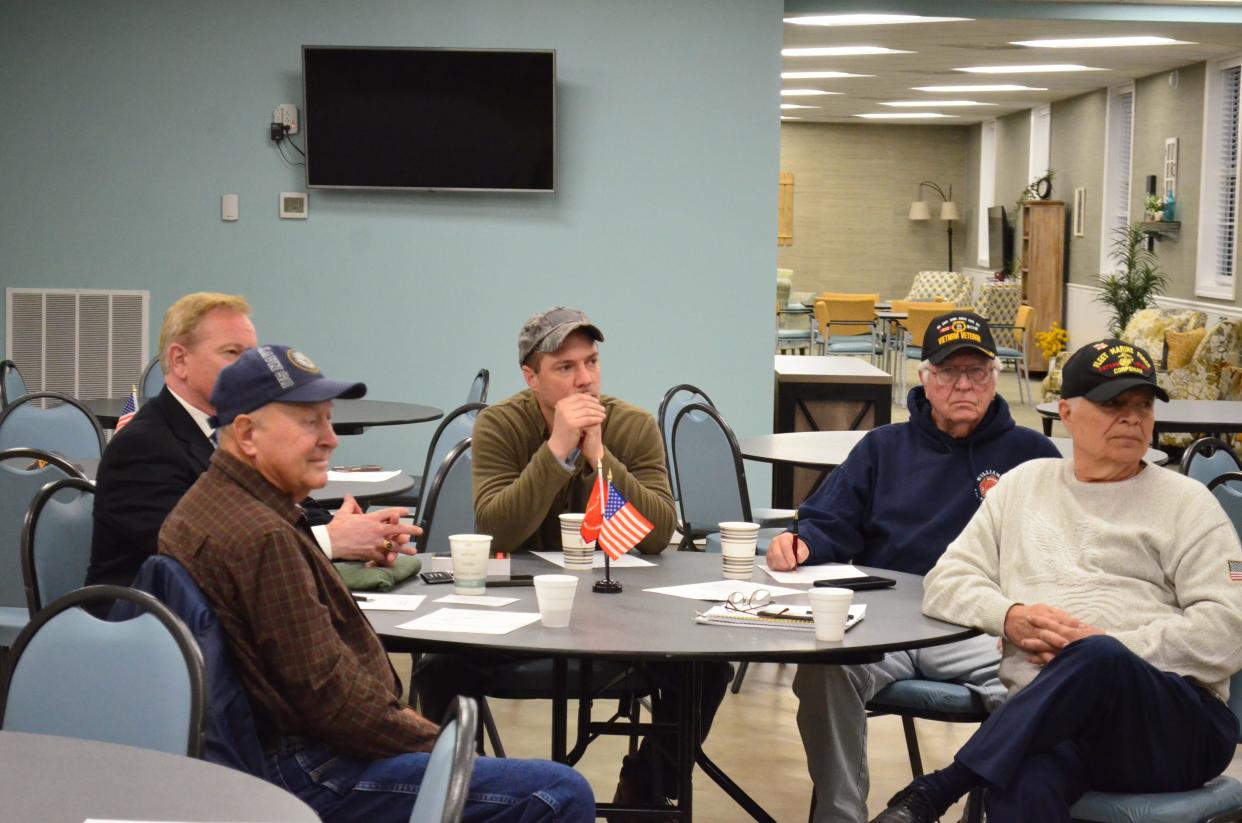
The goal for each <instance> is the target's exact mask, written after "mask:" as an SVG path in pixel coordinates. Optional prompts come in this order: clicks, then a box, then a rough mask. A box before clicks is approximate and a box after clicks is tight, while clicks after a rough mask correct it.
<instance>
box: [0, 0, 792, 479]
mask: <svg viewBox="0 0 1242 823" xmlns="http://www.w3.org/2000/svg"><path fill="white" fill-rule="evenodd" d="M781 8H782V4H781V3H780V2H779V0H677V2H667V1H666V0H626V2H621V3H618V2H613V1H612V0H575V2H573V3H565V2H555V0H521V2H508V1H506V0H442V1H438V0H404V1H401V0H367V1H366V2H360V3H338V2H326V1H325V0H316V1H315V2H311V1H310V0H306V1H305V2H297V3H293V2H253V1H252V0H223V1H222V2H213V3H195V2H187V0H170V2H161V3H158V4H157V3H147V2H136V1H133V2H131V1H128V0H112V1H111V2H69V1H68V0H50V1H49V2H38V3H35V2H10V3H3V4H0V55H3V56H2V57H0V111H3V112H4V122H5V125H4V127H3V128H0V168H2V169H3V176H2V179H3V185H4V195H3V197H2V198H0V279H2V282H0V285H3V286H30V287H61V288H123V289H135V288H138V289H150V290H151V334H152V341H154V339H155V335H156V333H157V330H158V324H159V319H160V316H161V315H162V313H163V311H164V309H165V308H166V307H167V306H168V305H169V303H171V302H172V301H173V300H175V299H176V298H177V297H178V296H180V295H181V294H183V293H185V292H188V291H193V290H200V289H210V290H219V291H228V292H241V293H244V294H245V295H246V296H247V297H249V298H250V300H251V301H252V303H253V304H254V307H255V312H254V319H255V322H256V325H257V326H258V329H259V336H260V339H261V340H264V341H270V342H288V343H292V344H296V345H298V346H300V347H302V348H304V349H305V350H306V351H307V352H308V353H309V354H311V356H312V357H314V358H315V359H316V360H317V361H318V362H319V363H320V365H321V366H323V367H324V370H325V371H326V372H327V373H328V374H329V375H332V376H340V377H350V378H357V379H363V380H365V381H366V382H367V383H368V384H369V386H370V387H371V395H372V396H373V397H376V398H381V399H394V400H399V399H405V400H411V401H419V402H426V403H431V404H434V405H437V406H440V407H443V408H451V407H453V406H455V405H457V404H459V403H461V402H463V401H464V399H465V393H466V389H467V386H468V385H469V382H470V378H471V376H472V375H473V374H474V372H475V371H476V370H477V369H478V368H480V367H487V368H489V369H491V371H492V374H493V388H492V397H493V398H494V399H499V398H502V397H504V396H506V395H507V394H509V393H510V392H512V391H515V390H517V389H518V388H520V387H521V382H520V375H519V372H518V368H517V364H516V362H515V359H516V355H515V345H516V335H517V330H518V329H519V327H520V326H521V324H522V322H523V320H524V319H525V318H526V317H527V316H528V315H530V314H531V313H533V312H535V311H538V310H540V309H543V308H545V307H547V306H549V305H552V304H554V303H567V304H570V305H576V306H580V307H583V308H585V309H586V310H587V311H588V312H590V313H591V315H592V316H593V318H594V319H595V320H596V322H597V323H598V324H599V325H600V327H601V328H602V329H603V330H604V331H605V334H606V335H607V337H608V340H607V342H606V343H605V344H604V346H603V361H602V362H603V369H604V372H603V375H604V389H605V391H607V392H609V393H613V394H617V395H620V396H622V397H625V398H627V399H630V400H631V401H633V402H635V403H638V404H639V405H642V406H644V407H646V408H648V409H651V410H652V411H654V410H655V408H656V406H657V404H658V402H659V399H660V397H661V396H662V394H663V392H664V390H665V389H666V388H667V387H668V386H670V385H673V384H675V383H680V382H692V383H696V384H699V385H701V386H703V387H704V388H705V389H706V390H707V391H708V392H709V393H710V394H711V396H712V397H713V398H714V399H716V400H717V402H718V403H719V404H720V406H721V408H722V409H723V411H724V413H725V414H726V416H727V417H728V419H729V420H730V422H732V423H733V425H734V427H735V429H736V430H737V431H738V433H739V435H747V434H753V433H757V432H765V431H770V424H771V386H772V361H771V356H772V317H771V303H772V277H773V269H774V268H775V264H776V244H775V235H776V225H775V224H776V209H775V200H776V180H777V171H778V156H779V125H778V120H777V113H778V110H777V103H778V100H779V98H778V94H777V91H778V88H779V69H780V56H779V53H780V46H781ZM303 43H312V44H343V45H379V46H461V47H488V48H552V49H556V50H557V61H558V75H559V77H558V81H559V82H558V94H559V100H558V106H559V112H558V145H557V151H558V158H557V186H558V189H559V190H558V191H557V193H555V194H553V195H495V194H464V193H415V192H398V193H375V192H348V191H312V192H311V195H310V219H309V220H307V221H304V222H303V221H281V220H279V219H278V218H277V205H276V204H277V196H278V193H279V192H281V191H302V190H305V185H304V182H303V181H304V177H303V175H302V169H301V168H297V169H293V168H290V167H289V166H287V165H285V164H284V163H283V162H282V161H281V159H280V157H279V156H278V155H277V154H276V152H275V150H274V148H273V147H272V144H271V143H270V142H269V141H268V139H267V136H266V132H267V123H268V121H269V120H270V117H271V110H272V108H273V106H275V105H276V104H278V103H282V102H296V103H298V105H299V107H300V106H301V98H302V94H301V50H300V47H301V46H302V44H303ZM299 142H300V141H299ZM225 192H236V193H238V194H239V195H240V197H241V220H240V221H239V222H237V223H223V222H221V220H220V195H221V194H222V193H225ZM0 323H2V320H0ZM2 331H3V329H2V328H0V332H2ZM152 349H153V350H154V345H153V346H152ZM430 432H431V427H430V426H414V427H402V428H401V429H394V430H387V431H385V430H375V431H372V432H370V433H368V434H367V435H365V436H364V437H358V438H347V439H346V441H345V443H343V445H342V449H341V451H340V452H339V456H340V458H341V459H342V460H349V461H353V460H358V461H363V460H366V461H375V462H381V463H385V464H387V465H404V466H407V467H411V466H418V467H421V455H422V454H423V450H424V449H425V443H426V438H427V437H428V436H429V434H430ZM763 483H764V481H763V480H760V482H759V484H757V487H756V488H755V489H754V497H755V499H756V502H757V503H760V502H763V501H766V497H767V490H766V487H765V486H763V485H762V484H763Z"/></svg>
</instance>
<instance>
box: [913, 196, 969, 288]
mask: <svg viewBox="0 0 1242 823" xmlns="http://www.w3.org/2000/svg"><path fill="white" fill-rule="evenodd" d="M924 186H927V187H928V188H929V189H931V190H932V191H934V192H936V194H938V195H940V199H941V200H942V201H943V202H942V203H941V204H940V219H941V220H943V221H944V222H945V224H946V225H947V226H948V228H949V268H948V271H953V221H954V220H957V219H958V215H957V204H956V203H954V202H953V186H949V193H948V194H945V193H944V189H942V188H940V186H938V185H936V184H935V183H933V182H931V181H930V180H924V181H923V182H922V183H919V189H918V192H917V194H916V196H917V197H918V199H917V200H915V201H914V202H913V203H911V204H910V219H911V220H931V209H930V208H929V207H928V205H927V201H926V200H924V199H923V187H924Z"/></svg>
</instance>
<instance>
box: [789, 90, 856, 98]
mask: <svg viewBox="0 0 1242 823" xmlns="http://www.w3.org/2000/svg"><path fill="white" fill-rule="evenodd" d="M821 94H841V92H839V91H824V90H823V89H781V97H816V96H818V95H821Z"/></svg>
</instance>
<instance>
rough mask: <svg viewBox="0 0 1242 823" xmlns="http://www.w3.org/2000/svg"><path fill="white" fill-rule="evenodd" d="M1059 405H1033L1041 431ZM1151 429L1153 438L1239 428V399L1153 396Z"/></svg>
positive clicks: (1048, 425)
mask: <svg viewBox="0 0 1242 823" xmlns="http://www.w3.org/2000/svg"><path fill="white" fill-rule="evenodd" d="M1059 406H1060V404H1059V403H1058V402H1056V401H1053V402H1051V403H1040V404H1039V405H1038V406H1036V407H1035V410H1036V411H1038V412H1039V413H1040V415H1041V416H1042V417H1043V421H1042V422H1043V424H1044V434H1050V433H1051V432H1052V424H1053V422H1054V421H1056V420H1060V419H1061V413H1060V411H1059ZM1153 432H1154V433H1153V438H1154V437H1155V435H1158V434H1160V433H1162V432H1190V433H1194V434H1235V433H1237V432H1242V400H1170V401H1169V402H1167V403H1165V402H1162V401H1159V400H1157V401H1156V424H1155V427H1154V429H1153Z"/></svg>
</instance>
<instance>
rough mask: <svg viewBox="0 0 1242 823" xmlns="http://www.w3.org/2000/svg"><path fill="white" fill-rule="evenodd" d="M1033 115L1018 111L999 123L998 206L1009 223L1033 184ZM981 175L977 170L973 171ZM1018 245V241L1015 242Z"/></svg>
mask: <svg viewBox="0 0 1242 823" xmlns="http://www.w3.org/2000/svg"><path fill="white" fill-rule="evenodd" d="M1030 156H1031V112H1030V111H1029V110H1028V111H1019V112H1015V113H1013V114H1010V115H1007V116H1005V117H1001V118H998V119H997V121H996V204H997V205H999V206H1004V207H1005V212H1006V214H1007V215H1008V216H1009V219H1010V220H1016V219H1017V218H1015V217H1014V216H1013V204H1014V203H1016V202H1017V200H1018V195H1019V194H1021V193H1022V190H1023V189H1025V188H1026V184H1027V183H1029V182H1030V169H1029V166H1030ZM973 173H974V174H976V175H977V174H978V169H977V168H976V169H975V170H974V172H973ZM1015 242H1016V241H1015Z"/></svg>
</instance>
